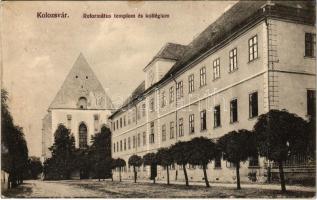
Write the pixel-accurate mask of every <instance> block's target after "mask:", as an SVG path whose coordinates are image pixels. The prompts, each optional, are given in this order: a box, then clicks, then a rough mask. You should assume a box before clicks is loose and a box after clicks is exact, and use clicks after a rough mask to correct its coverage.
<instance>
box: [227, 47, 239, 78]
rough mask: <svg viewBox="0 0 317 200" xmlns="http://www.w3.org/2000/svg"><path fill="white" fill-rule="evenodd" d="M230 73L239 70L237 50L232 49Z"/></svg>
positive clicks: (230, 53)
mask: <svg viewBox="0 0 317 200" xmlns="http://www.w3.org/2000/svg"><path fill="white" fill-rule="evenodd" d="M229 62H230V63H229V71H230V72H232V71H234V70H235V69H237V68H238V65H237V48H234V49H232V50H231V51H230V52H229Z"/></svg>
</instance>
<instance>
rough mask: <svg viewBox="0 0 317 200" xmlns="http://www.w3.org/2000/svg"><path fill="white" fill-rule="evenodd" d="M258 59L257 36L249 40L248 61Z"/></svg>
mask: <svg viewBox="0 0 317 200" xmlns="http://www.w3.org/2000/svg"><path fill="white" fill-rule="evenodd" d="M256 58H258V36H257V35H255V36H253V37H252V38H250V39H249V61H252V60H254V59H256Z"/></svg>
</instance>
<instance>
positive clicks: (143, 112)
mask: <svg viewBox="0 0 317 200" xmlns="http://www.w3.org/2000/svg"><path fill="white" fill-rule="evenodd" d="M145 109H146V108H145V103H144V104H142V116H143V117H145V112H146V110H145Z"/></svg>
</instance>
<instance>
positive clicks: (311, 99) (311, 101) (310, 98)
mask: <svg viewBox="0 0 317 200" xmlns="http://www.w3.org/2000/svg"><path fill="white" fill-rule="evenodd" d="M315 106H316V91H315V90H307V115H309V116H315V109H316V107H315Z"/></svg>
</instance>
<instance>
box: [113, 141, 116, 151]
mask: <svg viewBox="0 0 317 200" xmlns="http://www.w3.org/2000/svg"><path fill="white" fill-rule="evenodd" d="M113 152H116V143H113Z"/></svg>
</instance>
